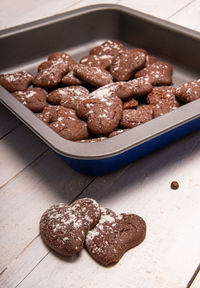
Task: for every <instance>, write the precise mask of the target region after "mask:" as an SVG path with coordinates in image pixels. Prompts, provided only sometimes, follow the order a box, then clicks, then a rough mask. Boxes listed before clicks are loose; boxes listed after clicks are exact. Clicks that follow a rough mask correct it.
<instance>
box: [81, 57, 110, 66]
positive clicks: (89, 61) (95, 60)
mask: <svg viewBox="0 0 200 288" xmlns="http://www.w3.org/2000/svg"><path fill="white" fill-rule="evenodd" d="M113 59H114V56H112V55H101V56H100V55H88V56H84V57H83V58H81V60H80V63H81V64H86V65H88V66H99V67H101V68H103V69H109V68H110V65H111V63H112V61H113Z"/></svg>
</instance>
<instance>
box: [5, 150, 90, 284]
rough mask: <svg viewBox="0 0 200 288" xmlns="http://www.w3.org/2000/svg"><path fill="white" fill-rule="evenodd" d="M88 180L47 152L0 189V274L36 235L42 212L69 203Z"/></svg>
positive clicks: (53, 154)
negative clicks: (53, 205) (53, 206)
mask: <svg viewBox="0 0 200 288" xmlns="http://www.w3.org/2000/svg"><path fill="white" fill-rule="evenodd" d="M92 179H93V178H92V177H89V176H85V175H80V174H79V173H77V172H75V171H74V170H72V169H71V168H70V167H69V166H68V165H67V164H66V163H65V162H64V160H62V159H61V158H60V157H58V156H57V155H56V154H55V153H54V152H52V151H47V152H46V153H45V154H43V156H42V157H41V158H40V159H38V160H37V161H35V162H34V163H32V164H31V165H30V166H28V167H27V168H26V169H25V170H24V171H23V173H21V174H19V175H18V176H17V177H15V178H13V179H12V180H11V181H10V182H9V183H8V184H7V185H6V186H5V187H3V188H2V189H1V193H0V203H1V209H0V219H1V230H0V234H1V235H0V251H1V252H0V254H1V255H0V271H1V270H2V269H3V268H5V267H6V265H7V264H9V263H10V261H11V260H13V259H14V258H15V257H17V256H18V255H19V254H20V253H21V251H22V250H23V249H24V248H25V247H26V246H27V245H29V243H30V242H31V241H32V240H33V239H34V238H35V237H36V236H37V235H38V233H39V230H38V227H39V220H40V217H41V214H42V213H43V212H44V211H45V210H46V209H47V208H48V207H49V206H50V205H52V204H54V203H57V202H66V203H69V202H71V201H72V200H73V198H74V197H75V196H77V195H78V194H79V193H80V192H81V191H82V190H83V189H84V187H85V186H87V185H88V183H90V182H91V181H92ZM25 252H26V250H25ZM34 254H35V253H34ZM36 255H37V253H36ZM0 286H1V285H0ZM4 287H7V286H4Z"/></svg>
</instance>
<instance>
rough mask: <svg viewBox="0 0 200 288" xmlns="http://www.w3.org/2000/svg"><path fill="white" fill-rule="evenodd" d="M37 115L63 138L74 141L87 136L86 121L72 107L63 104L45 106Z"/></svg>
mask: <svg viewBox="0 0 200 288" xmlns="http://www.w3.org/2000/svg"><path fill="white" fill-rule="evenodd" d="M39 117H40V119H41V120H43V121H44V122H45V123H47V124H48V125H49V127H51V128H52V129H53V130H54V131H55V132H57V133H58V134H59V135H60V136H62V137H63V138H65V139H68V140H72V141H76V140H81V139H87V138H88V136H89V133H88V128H87V123H86V122H85V121H82V120H81V119H79V118H78V117H77V116H76V113H75V110H74V109H71V108H66V107H63V106H52V107H45V108H44V110H43V112H42V113H41V114H40V116H39Z"/></svg>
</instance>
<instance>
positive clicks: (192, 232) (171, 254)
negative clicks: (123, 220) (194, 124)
mask: <svg viewBox="0 0 200 288" xmlns="http://www.w3.org/2000/svg"><path fill="white" fill-rule="evenodd" d="M199 145H200V133H196V134H193V135H192V136H190V137H187V138H185V139H184V140H182V141H179V142H177V143H175V144H173V145H171V146H169V147H167V148H165V149H163V150H161V151H159V152H158V153H156V154H152V155H150V156H148V157H146V158H144V159H142V160H140V161H137V162H135V163H133V164H131V165H129V166H127V167H126V168H125V169H121V170H119V171H118V172H115V173H112V174H111V175H107V176H104V177H99V178H97V179H96V180H95V181H94V182H93V183H92V184H91V185H90V186H89V187H88V188H87V189H86V190H85V191H84V193H83V194H82V195H81V197H93V198H95V199H96V200H97V201H99V202H100V203H101V205H102V206H104V207H109V208H111V209H113V210H114V211H116V212H118V213H120V212H125V211H126V212H132V213H136V214H139V215H141V216H142V217H143V218H144V219H145V220H146V222H147V237H146V239H145V241H144V242H143V243H142V244H141V245H140V246H138V247H136V248H135V249H132V250H130V251H129V252H127V253H126V255H125V256H124V257H123V258H122V259H121V261H120V262H119V264H117V265H115V266H113V267H110V268H108V269H105V268H104V267H101V266H99V265H98V264H97V263H95V262H94V261H93V260H92V259H91V257H90V256H89V255H88V254H87V252H86V251H84V250H83V251H82V252H81V253H80V255H79V256H78V257H74V258H69V259H68V258H64V257H58V256H57V255H56V254H54V253H49V254H48V255H47V256H46V257H45V258H43V257H44V254H42V256H41V258H40V259H38V263H39V264H38V266H37V267H36V268H35V269H34V270H33V271H32V269H33V267H31V270H30V269H29V272H30V271H32V272H31V273H30V274H29V273H27V274H26V275H27V277H26V278H25V279H24V281H22V282H21V283H20V285H19V286H18V287H20V288H22V287H36V286H37V287H49V286H50V287H54V286H55V287H61V285H62V284H63V283H67V285H68V287H123V288H126V287H127V288H128V287H133V285H134V287H143V288H146V287H148V288H154V287H162V288H168V287H172V288H173V287H174V288H175V287H176V288H179V287H180V288H182V287H186V284H187V283H188V282H189V280H190V278H191V276H192V274H193V272H194V270H195V269H196V267H197V265H198V261H199V257H198V255H199V254H200V247H199V242H200V226H199V220H198V219H199V217H200V210H199V205H198V203H199V201H200V194H199V187H200V182H199V173H198V171H199V169H200V150H199ZM194 167H195V171H194ZM172 180H177V181H178V182H179V183H180V188H179V189H178V190H171V189H170V183H171V181H172ZM44 197H45V196H44ZM58 198H59V195H58ZM122 199H123V201H122ZM44 202H46V199H44ZM34 213H35V212H34ZM38 245H41V244H39V243H38ZM36 246H37V245H36ZM35 249H37V247H35ZM40 249H41V247H40ZM29 253H30V252H29ZM32 253H33V254H35V250H33V249H32ZM36 254H37V252H36ZM22 257H23V263H26V262H27V263H29V262H30V260H28V258H29V256H27V257H26V251H25V252H24V253H23V256H22ZM42 258H43V259H42ZM16 263H17V262H16ZM35 263H36V260H35V259H34V264H35ZM24 266H25V265H24ZM20 267H21V266H20ZM12 269H15V274H14V275H13V274H11V273H9V266H8V269H7V270H6V271H5V272H4V273H3V277H4V279H5V280H4V281H5V282H3V284H4V285H5V286H6V287H14V286H12V285H11V286H9V283H15V284H16V285H17V284H18V283H19V282H18V281H17V280H19V279H18V277H17V276H16V275H19V271H18V268H17V265H15V263H13V264H12ZM26 269H27V266H26ZM12 271H13V270H12ZM77 271H78V277H77ZM5 273H6V274H5ZM20 273H22V274H23V276H24V275H25V273H23V271H21V272H20ZM88 275H91V276H88ZM92 275H95V277H94V276H92ZM119 275H120V277H119ZM5 276H7V277H5ZM8 276H9V278H10V279H8ZM15 277H17V279H16V278H15ZM6 279H7V280H6ZM14 279H16V281H15V280H14ZM6 281H7V282H6ZM9 281H11V282H9Z"/></svg>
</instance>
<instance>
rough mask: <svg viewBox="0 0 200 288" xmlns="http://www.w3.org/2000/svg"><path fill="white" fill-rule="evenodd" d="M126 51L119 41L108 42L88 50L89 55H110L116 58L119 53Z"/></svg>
mask: <svg viewBox="0 0 200 288" xmlns="http://www.w3.org/2000/svg"><path fill="white" fill-rule="evenodd" d="M125 51H128V49H127V48H126V47H125V46H124V45H123V44H122V43H120V42H119V41H116V40H108V41H105V42H103V43H102V44H101V45H99V46H96V47H94V48H92V49H91V50H90V55H100V56H101V55H111V56H116V55H119V54H120V53H123V52H125Z"/></svg>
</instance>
